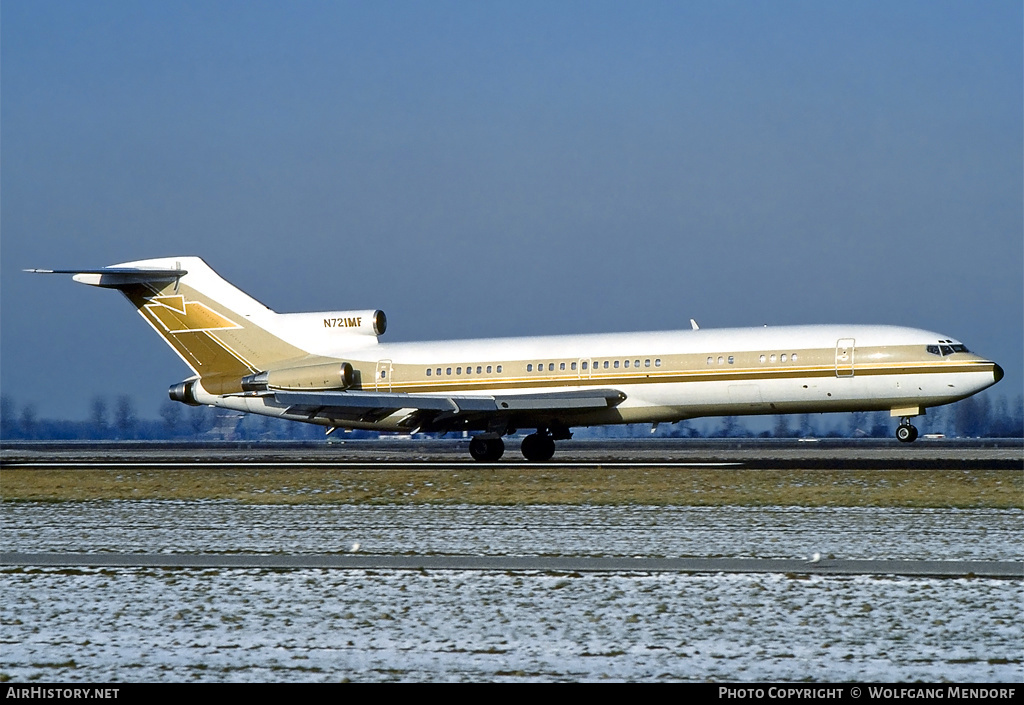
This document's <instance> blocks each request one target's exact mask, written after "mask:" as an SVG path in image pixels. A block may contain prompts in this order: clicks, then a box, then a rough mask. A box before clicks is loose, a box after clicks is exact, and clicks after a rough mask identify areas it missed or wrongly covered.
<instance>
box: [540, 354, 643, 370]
mask: <svg viewBox="0 0 1024 705" xmlns="http://www.w3.org/2000/svg"><path fill="white" fill-rule="evenodd" d="M546 364H547V371H548V372H554V371H555V365H556V364H557V365H558V371H559V372H563V371H565V369H566V365H568V368H569V370H570V371H572V370H575V369H577V368H576V363H575V362H569V363H566V362H558V363H555V362H548V363H546ZM544 365H545V363H543V362H538V363H537V372H543V371H544ZM620 365H621V366H622V367H629V366H630V365H632V366H633V367H640V360H632V361H631V360H604V361H601V360H594V362H593V368H592V369H594V370H599V369H605V370H611V369H614V370H617V369H619V366H620ZM643 366H644V367H650V366H651V360H650V358H648V359H646V360H644V361H643ZM654 366H655V367H661V358H660V357H659V358H655V360H654ZM579 369H580V370H581V371H583V370H588V369H591V367H590V360H581V361H580V363H579ZM533 370H534V367H533V363H529V364H527V365H526V371H527V372H533Z"/></svg>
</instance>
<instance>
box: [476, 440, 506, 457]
mask: <svg viewBox="0 0 1024 705" xmlns="http://www.w3.org/2000/svg"><path fill="white" fill-rule="evenodd" d="M504 453H505V441H503V440H501V439H500V438H481V437H480V436H474V437H473V440H471V441H470V442H469V454H470V455H472V456H473V460H480V461H484V462H494V461H495V460H498V459H499V458H500V457H501V456H502V455H503V454H504Z"/></svg>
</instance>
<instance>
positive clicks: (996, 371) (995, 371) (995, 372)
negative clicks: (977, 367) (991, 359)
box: [992, 365, 1003, 382]
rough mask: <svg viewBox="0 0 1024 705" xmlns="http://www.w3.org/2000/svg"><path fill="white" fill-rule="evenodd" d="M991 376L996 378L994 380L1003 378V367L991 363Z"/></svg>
mask: <svg viewBox="0 0 1024 705" xmlns="http://www.w3.org/2000/svg"><path fill="white" fill-rule="evenodd" d="M992 376H993V377H995V378H996V382H998V381H999V380H1001V379H1002V378H1003V368H1002V367H1000V366H999V365H992Z"/></svg>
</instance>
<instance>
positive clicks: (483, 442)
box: [469, 436, 554, 462]
mask: <svg viewBox="0 0 1024 705" xmlns="http://www.w3.org/2000/svg"><path fill="white" fill-rule="evenodd" d="M551 452H554V448H553V447H552V449H551ZM504 453H505V441H503V440H501V439H500V438H484V437H482V436H473V440H471V441H470V442H469V454H470V455H472V456H473V460H480V461H483V462H494V461H495V460H498V459H499V458H500V457H501V456H502V455H503V454H504Z"/></svg>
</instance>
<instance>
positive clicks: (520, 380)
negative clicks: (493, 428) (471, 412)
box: [362, 361, 993, 393]
mask: <svg viewBox="0 0 1024 705" xmlns="http://www.w3.org/2000/svg"><path fill="white" fill-rule="evenodd" d="M992 364H993V363H991V362H987V361H985V362H981V361H979V362H972V363H961V364H959V365H957V366H955V367H951V366H948V365H940V366H936V365H934V364H931V363H927V362H926V363H916V362H908V363H903V364H899V365H877V366H870V367H868V366H865V367H857V368H855V369H854V370H853V371H854V372H855V374H853V375H836V368H835V366H828V367H789V368H784V369H774V370H757V369H756V368H747V369H742V370H736V371H735V372H723V371H721V370H718V369H714V370H689V371H686V372H656V373H644V374H643V375H642V376H641V375H636V376H632V375H631V376H625V375H618V376H616V375H608V376H603V377H602V376H598V377H593V376H591V377H582V378H581V377H557V378H551V377H544V378H539V377H512V378H500V379H496V378H487V379H483V378H480V379H472V380H466V381H461V380H448V379H446V380H445V381H444V382H435V383H433V384H431V383H429V382H424V381H416V382H406V383H402V382H399V383H396V384H391V385H390V391H392V392H407V393H414V392H433V393H439V392H465V391H484V390H492V389H506V388H516V387H522V386H529V387H600V386H609V385H611V386H614V385H637V384H664V383H672V382H696V381H700V382H723V381H735V382H744V381H764V380H769V379H800V378H821V377H829V378H832V377H838V379H856V377H858V376H859V377H870V376H878V375H895V374H907V373H910V374H936V373H955V372H977V371H979V370H978V368H979V367H985V366H987V367H988V369H989V370H991V369H992ZM840 371H843V372H845V371H846V370H844V369H842V368H841V369H840ZM980 371H982V372H984V371H985V370H984V369H982V370H980ZM362 389H363V390H364V391H373V388H372V387H365V386H364V387H362Z"/></svg>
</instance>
